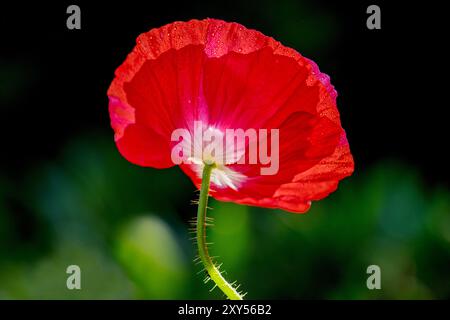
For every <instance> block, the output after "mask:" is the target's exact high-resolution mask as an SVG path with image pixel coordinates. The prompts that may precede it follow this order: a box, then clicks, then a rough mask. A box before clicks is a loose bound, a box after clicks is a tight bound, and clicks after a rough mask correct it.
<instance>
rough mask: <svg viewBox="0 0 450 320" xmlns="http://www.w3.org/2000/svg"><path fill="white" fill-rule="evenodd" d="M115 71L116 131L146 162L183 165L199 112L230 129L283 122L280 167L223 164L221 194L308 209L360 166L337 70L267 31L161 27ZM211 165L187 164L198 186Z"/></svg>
mask: <svg viewBox="0 0 450 320" xmlns="http://www.w3.org/2000/svg"><path fill="white" fill-rule="evenodd" d="M115 75H116V76H115V79H114V80H113V82H112V84H111V86H110V88H109V90H108V96H109V112H110V116H111V123H112V127H113V129H114V131H115V141H116V144H117V147H118V149H119V151H120V153H121V154H122V155H123V156H124V157H125V158H126V159H127V160H129V161H130V162H132V163H135V164H137V165H140V166H148V167H154V168H168V167H171V166H173V165H174V162H173V161H172V158H171V152H172V148H173V147H174V142H173V141H172V133H173V132H174V130H176V129H178V128H184V129H187V130H188V131H189V132H192V131H193V128H194V124H195V122H199V121H200V122H201V123H203V124H206V130H209V129H212V130H218V131H220V132H225V131H226V129H229V128H232V129H243V130H246V129H249V128H256V129H267V130H271V129H274V128H276V129H279V150H278V154H279V158H278V161H279V168H278V170H277V173H276V174H272V175H262V174H261V168H262V167H263V165H262V164H245V163H244V164H241V163H237V161H236V160H237V157H236V158H234V161H228V162H226V163H223V164H221V165H218V166H217V167H216V168H215V169H213V172H212V176H211V195H212V196H213V197H214V198H216V199H218V200H222V201H232V202H236V203H241V204H247V205H255V206H262V207H270V208H281V209H284V210H288V211H293V212H305V211H306V210H308V209H309V207H310V204H311V201H313V200H319V199H321V198H324V197H326V196H327V195H328V194H329V193H330V192H333V191H334V190H335V189H336V188H337V185H338V182H339V180H341V179H342V178H344V177H346V176H349V175H350V174H351V173H352V172H353V159H352V156H351V154H350V149H349V145H348V142H347V139H346V136H345V132H344V130H343V129H342V127H341V124H340V119H339V113H338V110H337V107H336V91H335V90H334V88H333V86H332V85H331V84H330V81H329V77H328V76H327V75H325V74H323V73H321V72H320V71H319V69H318V67H317V66H316V64H315V63H314V62H312V61H311V60H309V59H307V58H305V57H303V56H302V55H300V54H299V53H298V52H296V51H295V50H293V49H290V48H287V47H285V46H283V45H281V44H280V43H279V42H277V41H275V40H274V39H272V38H270V37H267V36H265V35H263V34H261V33H260V32H258V31H255V30H249V29H246V28H245V27H243V26H242V25H239V24H237V23H227V22H224V21H220V20H213V19H206V20H201V21H198V20H192V21H189V22H175V23H172V24H169V25H166V26H164V27H161V28H158V29H152V30H150V31H149V32H147V33H144V34H141V35H140V36H139V37H138V38H137V45H136V46H135V48H134V49H133V51H132V52H131V53H130V54H129V55H128V57H127V59H126V60H125V62H124V63H123V64H122V65H121V66H120V67H119V68H118V69H117V70H116V73H115ZM194 143H195V142H194ZM248 144H249V142H248V141H247V142H246V145H245V148H246V149H248ZM269 149H270V148H269ZM272 151H273V150H272ZM225 152H228V150H225ZM202 166H203V164H202V161H200V162H196V161H193V162H191V163H182V164H180V167H181V169H182V170H183V171H184V172H185V173H186V174H187V175H188V176H189V177H190V178H191V179H192V181H193V182H194V184H195V185H196V186H197V187H199V186H200V184H201V171H202Z"/></svg>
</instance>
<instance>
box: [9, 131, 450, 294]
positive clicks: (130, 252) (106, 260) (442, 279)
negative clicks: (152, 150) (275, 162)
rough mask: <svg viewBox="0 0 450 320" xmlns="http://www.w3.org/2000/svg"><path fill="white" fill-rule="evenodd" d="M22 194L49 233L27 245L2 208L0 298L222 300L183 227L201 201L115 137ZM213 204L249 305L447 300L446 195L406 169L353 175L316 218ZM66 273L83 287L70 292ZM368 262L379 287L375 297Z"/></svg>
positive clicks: (80, 144) (63, 160)
mask: <svg viewBox="0 0 450 320" xmlns="http://www.w3.org/2000/svg"><path fill="white" fill-rule="evenodd" d="M1 187H2V190H5V188H8V181H1ZM24 190H25V192H24V193H22V194H15V195H13V196H15V197H16V198H17V199H20V201H21V203H22V204H23V206H25V208H22V210H28V211H29V212H31V213H32V217H33V219H34V220H35V221H33V223H35V224H38V225H39V226H40V228H39V230H40V231H39V232H38V233H35V234H32V235H30V236H29V237H30V238H28V239H18V238H17V234H16V233H15V230H14V225H13V223H12V222H11V221H8V219H7V217H10V216H11V215H9V214H6V212H5V208H4V206H0V208H2V209H1V211H0V213H1V214H0V217H1V219H2V221H1V224H0V226H1V228H2V232H1V237H2V238H1V242H0V243H1V247H0V257H1V260H0V298H3V299H19V298H20V299H36V298H44V299H53V298H63V299H86V298H94V299H109V298H125V299H128V298H130V299H131V298H145V299H173V298H176V299H182V298H186V299H188V298H191V299H192V298H194V299H196V298H223V296H222V294H221V293H220V292H219V291H218V290H217V289H216V290H213V291H212V292H209V289H211V287H212V284H211V283H208V284H206V285H205V284H203V282H202V280H203V277H204V275H203V274H202V273H201V272H200V270H201V267H200V266H198V265H195V264H194V263H193V258H194V256H195V246H194V245H193V243H192V242H191V241H190V240H189V238H190V237H191V235H190V234H189V233H188V228H189V227H190V226H189V224H188V222H187V221H188V217H194V216H195V210H196V208H195V205H191V206H185V205H184V203H185V202H188V201H189V199H195V198H196V197H197V196H198V195H197V192H196V191H195V189H194V187H193V185H192V184H191V182H190V180H189V179H188V178H187V177H186V176H184V174H183V173H182V172H181V170H179V169H178V168H173V169H168V170H155V169H150V168H140V167H137V166H133V165H130V164H129V163H128V162H127V161H126V160H124V159H123V158H121V157H120V156H119V155H118V153H117V151H116V149H115V146H114V144H113V143H112V142H111V139H110V137H109V136H105V135H103V134H91V135H89V136H84V137H80V138H78V139H76V140H75V141H73V142H71V143H70V144H69V145H68V146H67V147H66V149H65V150H64V152H63V154H62V155H61V157H60V158H58V159H57V160H55V161H54V162H53V163H48V164H46V165H43V166H42V167H41V168H39V169H38V170H36V172H34V173H33V174H30V175H29V178H28V181H27V182H26V187H25V188H24ZM1 194H2V195H3V194H4V193H3V192H2V193H1ZM1 200H3V199H0V205H1V204H2V202H1ZM210 205H211V207H212V208H213V210H211V211H210V213H209V215H210V216H212V217H214V219H215V226H214V227H212V228H210V229H209V230H208V232H209V236H210V238H211V239H210V241H211V242H213V243H214V244H213V245H212V246H211V248H210V250H211V253H212V255H214V256H218V258H217V259H218V261H220V262H223V268H224V269H225V270H226V276H227V278H229V279H230V280H237V279H238V280H239V283H241V287H242V289H243V290H245V291H247V292H248V295H247V297H248V298H255V299H257V298H263V299H265V298H288V299H291V298H330V299H366V298H367V299H377V298H389V299H390V298H395V299H406V298H414V299H416V298H417V299H429V298H444V297H449V296H450V291H449V286H448V284H449V282H450V276H449V273H448V266H449V262H450V217H449V215H448V212H450V201H449V195H448V190H445V189H444V188H442V189H441V188H439V187H437V188H435V189H433V190H425V189H424V185H423V183H422V181H421V178H420V176H418V175H417V173H416V172H415V171H414V170H413V169H411V168H409V167H408V166H405V165H404V164H400V163H397V162H395V161H383V162H380V163H378V164H376V165H374V166H372V167H370V168H369V169H367V170H366V171H365V172H360V173H357V174H355V175H354V176H352V177H350V178H348V179H346V180H344V181H343V182H342V183H341V185H340V187H339V190H338V191H336V192H335V193H333V194H332V195H331V196H329V197H328V198H326V199H325V200H322V201H320V202H317V203H314V204H313V206H312V208H311V210H310V211H309V212H308V213H307V214H300V215H298V214H292V213H287V212H283V211H280V210H270V209H263V208H256V207H248V206H242V205H237V204H232V203H223V202H218V201H214V200H212V201H211V203H210ZM180 208H184V209H183V211H185V212H184V213H183V214H181V215H180V213H179V211H180ZM71 264H76V265H79V266H80V268H81V270H82V290H73V291H71V290H68V289H67V288H66V279H67V276H68V275H67V274H66V273H65V271H66V268H67V266H68V265H71ZM372 264H375V265H379V266H380V268H381V272H382V289H381V290H368V289H367V287H366V279H367V277H368V275H367V274H366V268H367V267H368V266H369V265H372ZM198 272H200V273H198Z"/></svg>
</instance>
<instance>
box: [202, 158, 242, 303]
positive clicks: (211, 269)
mask: <svg viewBox="0 0 450 320" xmlns="http://www.w3.org/2000/svg"><path fill="white" fill-rule="evenodd" d="M213 169H214V165H211V164H205V167H204V168H203V177H202V187H201V189H200V199H199V203H198V211H197V247H198V254H199V256H200V259H201V260H202V262H203V266H204V267H205V270H206V271H207V272H208V275H209V277H210V278H211V279H212V280H213V281H214V283H215V284H216V285H217V286H218V287H219V288H220V290H222V291H223V293H225V295H226V296H227V297H228V298H229V299H230V300H242V296H241V295H240V294H239V293H238V292H237V291H236V289H235V288H234V287H233V286H232V285H231V284H230V283H228V282H227V280H225V278H224V277H223V276H222V274H221V272H220V271H219V270H218V268H217V267H216V266H215V264H214V262H213V261H212V259H211V257H210V256H209V252H208V246H207V243H206V211H207V208H208V194H209V184H210V180H211V171H212V170H213Z"/></svg>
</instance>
